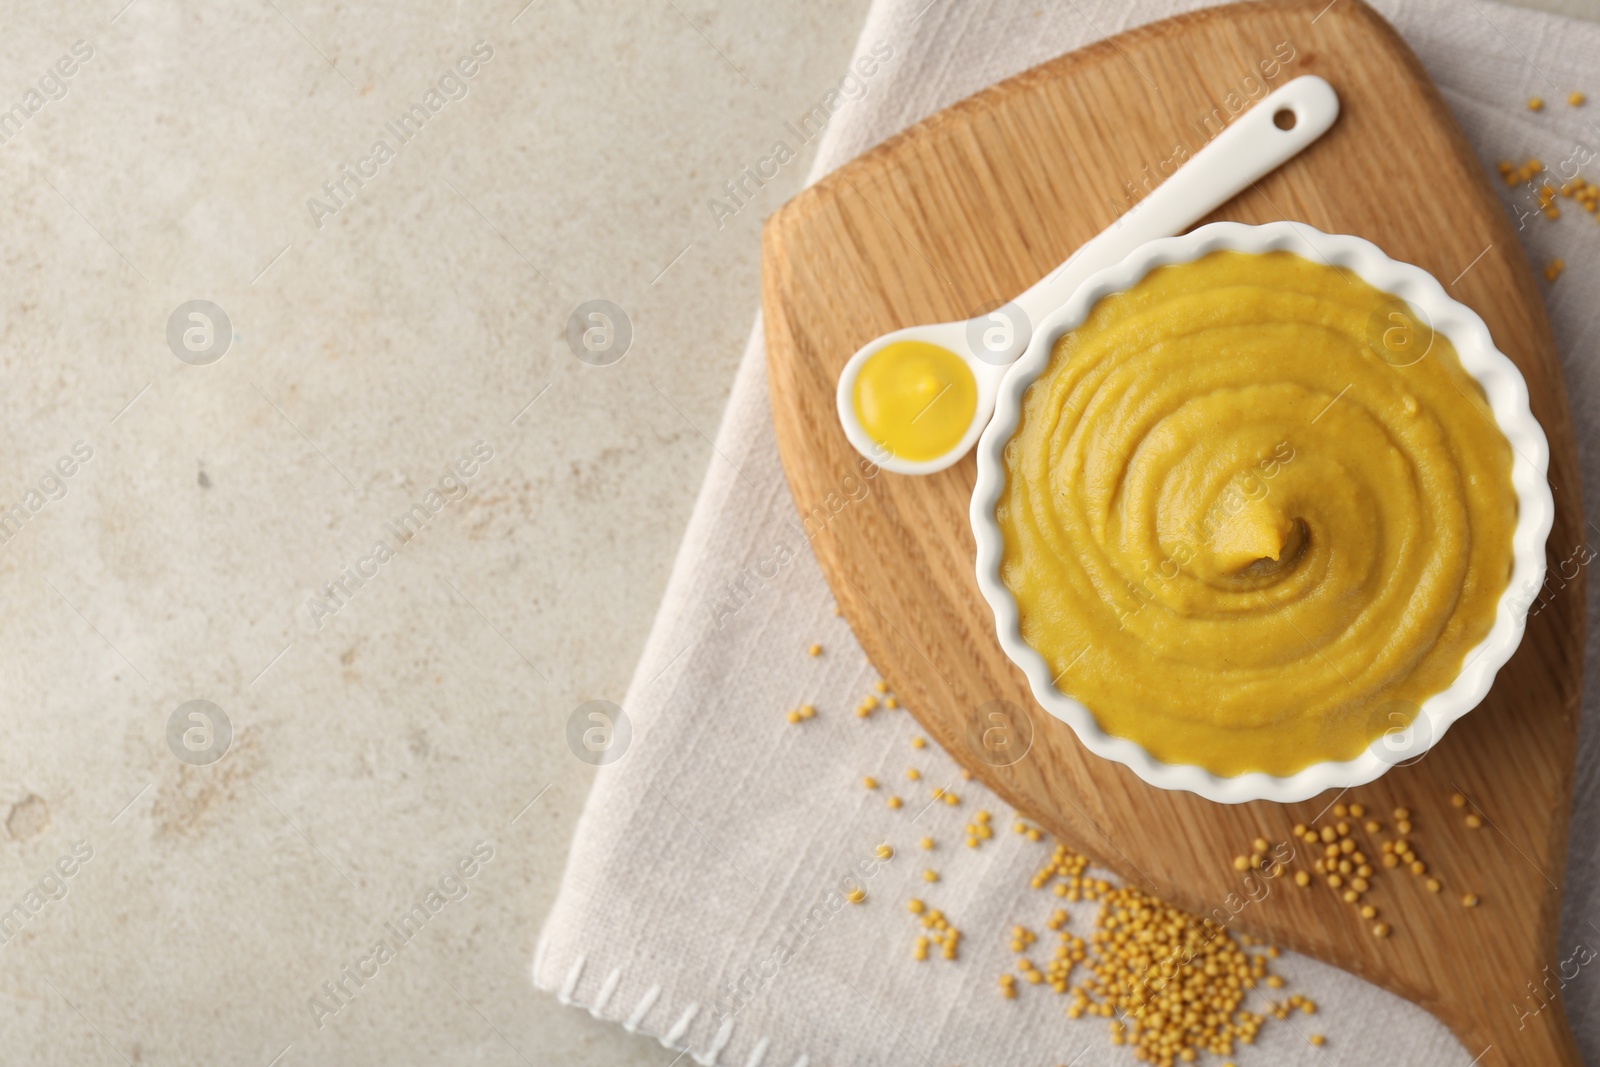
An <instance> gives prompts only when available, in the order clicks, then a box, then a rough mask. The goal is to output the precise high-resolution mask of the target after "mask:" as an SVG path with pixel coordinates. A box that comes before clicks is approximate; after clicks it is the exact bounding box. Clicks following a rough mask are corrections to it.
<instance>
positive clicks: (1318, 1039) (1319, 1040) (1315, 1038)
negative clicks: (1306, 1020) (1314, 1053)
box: [1307, 1034, 1328, 1046]
mask: <svg viewBox="0 0 1600 1067" xmlns="http://www.w3.org/2000/svg"><path fill="white" fill-rule="evenodd" d="M1307 1040H1309V1041H1310V1042H1311V1043H1312V1044H1313V1045H1317V1046H1321V1045H1323V1044H1326V1043H1327V1040H1328V1039H1327V1038H1325V1037H1323V1036H1322V1035H1321V1034H1312V1035H1311V1036H1310V1037H1309V1038H1308V1039H1307Z"/></svg>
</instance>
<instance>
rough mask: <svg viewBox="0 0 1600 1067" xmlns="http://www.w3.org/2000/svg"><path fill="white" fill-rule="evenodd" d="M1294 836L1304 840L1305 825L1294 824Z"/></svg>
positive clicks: (1300, 823)
mask: <svg viewBox="0 0 1600 1067" xmlns="http://www.w3.org/2000/svg"><path fill="white" fill-rule="evenodd" d="M1294 836H1296V837H1298V838H1301V839H1302V840H1303V839H1304V838H1305V836H1306V824H1305V823H1303V822H1297V823H1295V824H1294Z"/></svg>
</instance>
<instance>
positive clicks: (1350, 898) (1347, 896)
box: [1344, 889, 1361, 904]
mask: <svg viewBox="0 0 1600 1067" xmlns="http://www.w3.org/2000/svg"><path fill="white" fill-rule="evenodd" d="M1360 899H1361V894H1360V893H1357V892H1356V891H1355V890H1354V889H1346V890H1345V891H1344V902H1345V903H1346V904H1354V903H1355V902H1356V901H1358V900H1360Z"/></svg>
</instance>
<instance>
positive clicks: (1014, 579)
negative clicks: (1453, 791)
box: [971, 222, 1555, 803]
mask: <svg viewBox="0 0 1600 1067" xmlns="http://www.w3.org/2000/svg"><path fill="white" fill-rule="evenodd" d="M977 452H978V478H977V485H976V488H975V490H974V493H973V498H972V509H971V519H972V527H973V533H974V536H975V538H976V541H977V576H978V584H979V587H980V589H981V590H982V592H983V595H984V598H985V599H986V600H987V601H988V603H989V605H990V607H991V608H992V609H993V612H994V616H995V625H996V633H997V636H998V638H999V641H1000V644H1001V647H1002V648H1003V649H1004V650H1005V652H1006V654H1007V655H1008V656H1009V657H1010V658H1011V660H1012V661H1013V662H1014V663H1016V664H1017V665H1018V666H1019V667H1020V668H1021V669H1022V671H1023V672H1024V673H1025V674H1026V676H1027V678H1028V681H1029V684H1030V687H1031V689H1032V691H1033V694H1034V696H1035V698H1036V699H1037V700H1038V702H1039V703H1040V705H1041V706H1042V707H1043V708H1044V709H1045V710H1046V711H1048V712H1050V713H1051V714H1052V715H1054V716H1056V717H1057V718H1060V719H1062V720H1063V721H1065V722H1066V723H1067V724H1068V725H1069V726H1071V727H1072V729H1073V730H1074V732H1075V733H1076V734H1077V736H1078V737H1079V739H1080V740H1082V741H1083V743H1084V744H1085V745H1086V746H1087V747H1088V748H1089V749H1090V750H1091V751H1093V752H1095V753H1096V754H1097V755H1100V756H1102V757H1105V758H1107V759H1111V760H1115V761H1116V762H1118V763H1122V764H1124V765H1126V766H1127V767H1129V768H1130V769H1131V770H1133V771H1134V773H1136V774H1137V775H1138V776H1139V777H1140V778H1142V779H1143V780H1144V781H1146V782H1148V783H1150V784H1152V785H1155V786H1158V787H1161V788H1166V789H1180V790H1188V791H1191V792H1194V793H1198V794H1200V795H1201V796H1205V797H1207V798H1209V799H1212V800H1216V801H1220V802H1228V803H1233V802H1243V801H1248V800H1261V799H1267V800H1276V801H1281V802H1289V801H1295V800H1302V799H1305V798H1307V797H1310V796H1313V795H1315V794H1317V793H1319V792H1321V791H1323V790H1324V789H1329V788H1344V787H1349V786H1354V785H1360V784H1362V783H1365V782H1369V781H1371V780H1373V779H1375V778H1377V777H1378V776H1379V775H1381V774H1383V773H1384V772H1385V771H1386V770H1387V769H1388V768H1389V767H1392V766H1395V765H1398V764H1401V763H1407V762H1411V761H1414V760H1416V759H1419V758H1421V757H1422V756H1423V755H1424V754H1425V753H1426V752H1427V751H1428V749H1429V748H1430V747H1432V745H1433V744H1435V743H1437V742H1438V740H1439V739H1440V738H1441V737H1442V736H1443V735H1444V733H1445V731H1446V730H1447V729H1448V728H1449V727H1450V725H1451V724H1452V723H1454V722H1455V721H1456V720H1457V719H1459V718H1460V717H1461V716H1462V715H1465V714H1466V713H1467V712H1469V711H1470V710H1472V708H1474V707H1475V706H1477V705H1478V704H1479V703H1480V702H1481V701H1482V699H1483V698H1484V696H1485V695H1486V694H1487V693H1488V691H1489V687H1490V685H1491V684H1492V682H1493V680H1494V677H1495V674H1496V672H1497V671H1498V670H1499V669H1500V667H1501V666H1503V665H1504V664H1505V662H1506V661H1507V660H1508V659H1509V658H1510V657H1511V654H1512V653H1513V652H1514V651H1515V650H1516V647H1517V645H1518V643H1519V641H1520V640H1521V637H1522V633H1523V629H1524V626H1525V623H1526V615H1527V609H1528V605H1529V603H1530V602H1531V600H1532V598H1531V597H1530V596H1529V595H1528V592H1529V591H1531V590H1537V589H1538V588H1539V586H1540V584H1541V583H1542V582H1543V580H1544V566H1545V563H1544V544H1545V540H1546V538H1547V537H1548V535H1549V532H1550V527H1551V523H1552V521H1553V517H1554V510H1555V509H1554V504H1553V501H1552V499H1551V495H1550V487H1549V483H1548V481H1547V480H1546V478H1545V472H1546V468H1547V466H1548V458H1549V449H1548V445H1547V443H1546V440H1545V436H1544V432H1543V430H1542V429H1541V428H1540V426H1539V424H1538V422H1537V421H1536V420H1535V419H1534V418H1533V415H1532V413H1531V412H1530V410H1529V407H1528V392H1527V386H1526V383H1525V382H1524V381H1523V379H1522V376H1521V374H1520V373H1519V372H1518V371H1517V369H1516V367H1515V366H1514V365H1513V364H1512V362H1511V361H1510V360H1509V359H1507V358H1506V356H1505V355H1503V354H1502V353H1501V352H1500V351H1499V350H1498V349H1497V348H1496V347H1495V345H1494V342H1493V340H1492V338H1491V337H1490V335H1489V331H1488V328H1487V327H1486V326H1485V325H1484V322H1483V320H1482V319H1481V318H1479V317H1478V315H1477V314H1476V313H1474V312H1473V311H1472V310H1471V309H1470V308H1467V307H1466V306H1464V305H1462V304H1460V303H1459V302H1457V301H1455V300H1453V299H1451V298H1450V297H1449V296H1448V295H1447V294H1446V292H1445V290H1444V287H1443V286H1441V285H1440V284H1439V283H1438V281H1436V280H1435V279H1434V278H1433V277H1432V276H1431V275H1430V274H1428V273H1427V272H1426V271H1423V270H1422V269H1420V268H1418V267H1415V266H1411V265H1409V264H1405V263H1400V262H1397V261H1395V260H1393V259H1391V258H1389V257H1388V256H1387V255H1385V254H1384V253H1383V252H1382V251H1381V250H1380V249H1379V248H1378V247H1377V246H1375V245H1373V244H1372V243H1370V242H1368V241H1365V240H1363V239H1361V238H1358V237H1351V236H1344V235H1335V234H1324V233H1321V232H1319V231H1317V230H1314V229H1311V228H1310V227H1307V226H1304V225H1302V224H1299V223H1288V222H1284V223H1274V224H1270V225H1265V226H1247V225H1242V224H1239V223H1226V222H1224V223H1214V224H1212V225H1208V226H1204V227H1201V228H1199V229H1197V230H1194V231H1192V232H1190V233H1188V234H1185V235H1183V236H1181V237H1174V238H1164V239H1161V240H1157V241H1151V242H1149V243H1148V244H1145V245H1142V246H1141V247H1140V248H1139V249H1137V250H1136V251H1135V252H1133V253H1132V254H1131V255H1129V256H1128V257H1127V258H1126V259H1124V260H1123V261H1122V262H1121V263H1119V264H1117V265H1115V266H1113V267H1110V268H1107V269H1106V270H1103V271H1101V272H1099V273H1098V274H1095V275H1094V276H1092V277H1090V278H1089V279H1088V280H1087V281H1086V282H1085V283H1084V284H1083V285H1082V286H1081V287H1080V288H1079V289H1078V290H1077V291H1076V292H1075V293H1074V295H1073V296H1072V297H1071V298H1070V299H1069V300H1068V301H1067V302H1066V303H1065V304H1064V305H1063V306H1061V307H1060V308H1059V309H1058V310H1057V311H1055V312H1054V313H1053V314H1051V315H1050V316H1049V317H1047V318H1045V319H1044V320H1043V321H1042V322H1041V323H1040V324H1039V326H1038V327H1037V328H1036V330H1035V331H1034V334H1033V337H1032V339H1031V342H1030V344H1029V347H1028V349H1027V351H1026V352H1025V353H1024V354H1023V355H1022V356H1021V358H1019V359H1018V361H1017V362H1016V364H1014V365H1013V366H1012V368H1011V369H1010V370H1009V372H1008V373H1007V375H1006V377H1005V378H1004V380H1003V381H1002V383H1001V385H1000V392H999V396H998V399H997V403H996V409H995V416H994V419H993V421H992V422H991V423H990V424H989V426H988V427H987V429H986V430H985V431H984V433H983V436H982V438H981V439H980V440H979V443H978V446H977Z"/></svg>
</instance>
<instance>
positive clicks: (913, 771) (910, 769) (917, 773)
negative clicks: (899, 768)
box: [906, 767, 922, 782]
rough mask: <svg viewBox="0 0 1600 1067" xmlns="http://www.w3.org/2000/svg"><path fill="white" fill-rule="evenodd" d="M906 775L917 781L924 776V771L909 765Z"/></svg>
mask: <svg viewBox="0 0 1600 1067" xmlns="http://www.w3.org/2000/svg"><path fill="white" fill-rule="evenodd" d="M906 777H907V778H908V779H910V780H911V781H913V782H915V781H917V780H918V779H919V778H921V777H922V772H921V771H919V770H917V769H916V768H915V767H908V768H906Z"/></svg>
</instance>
